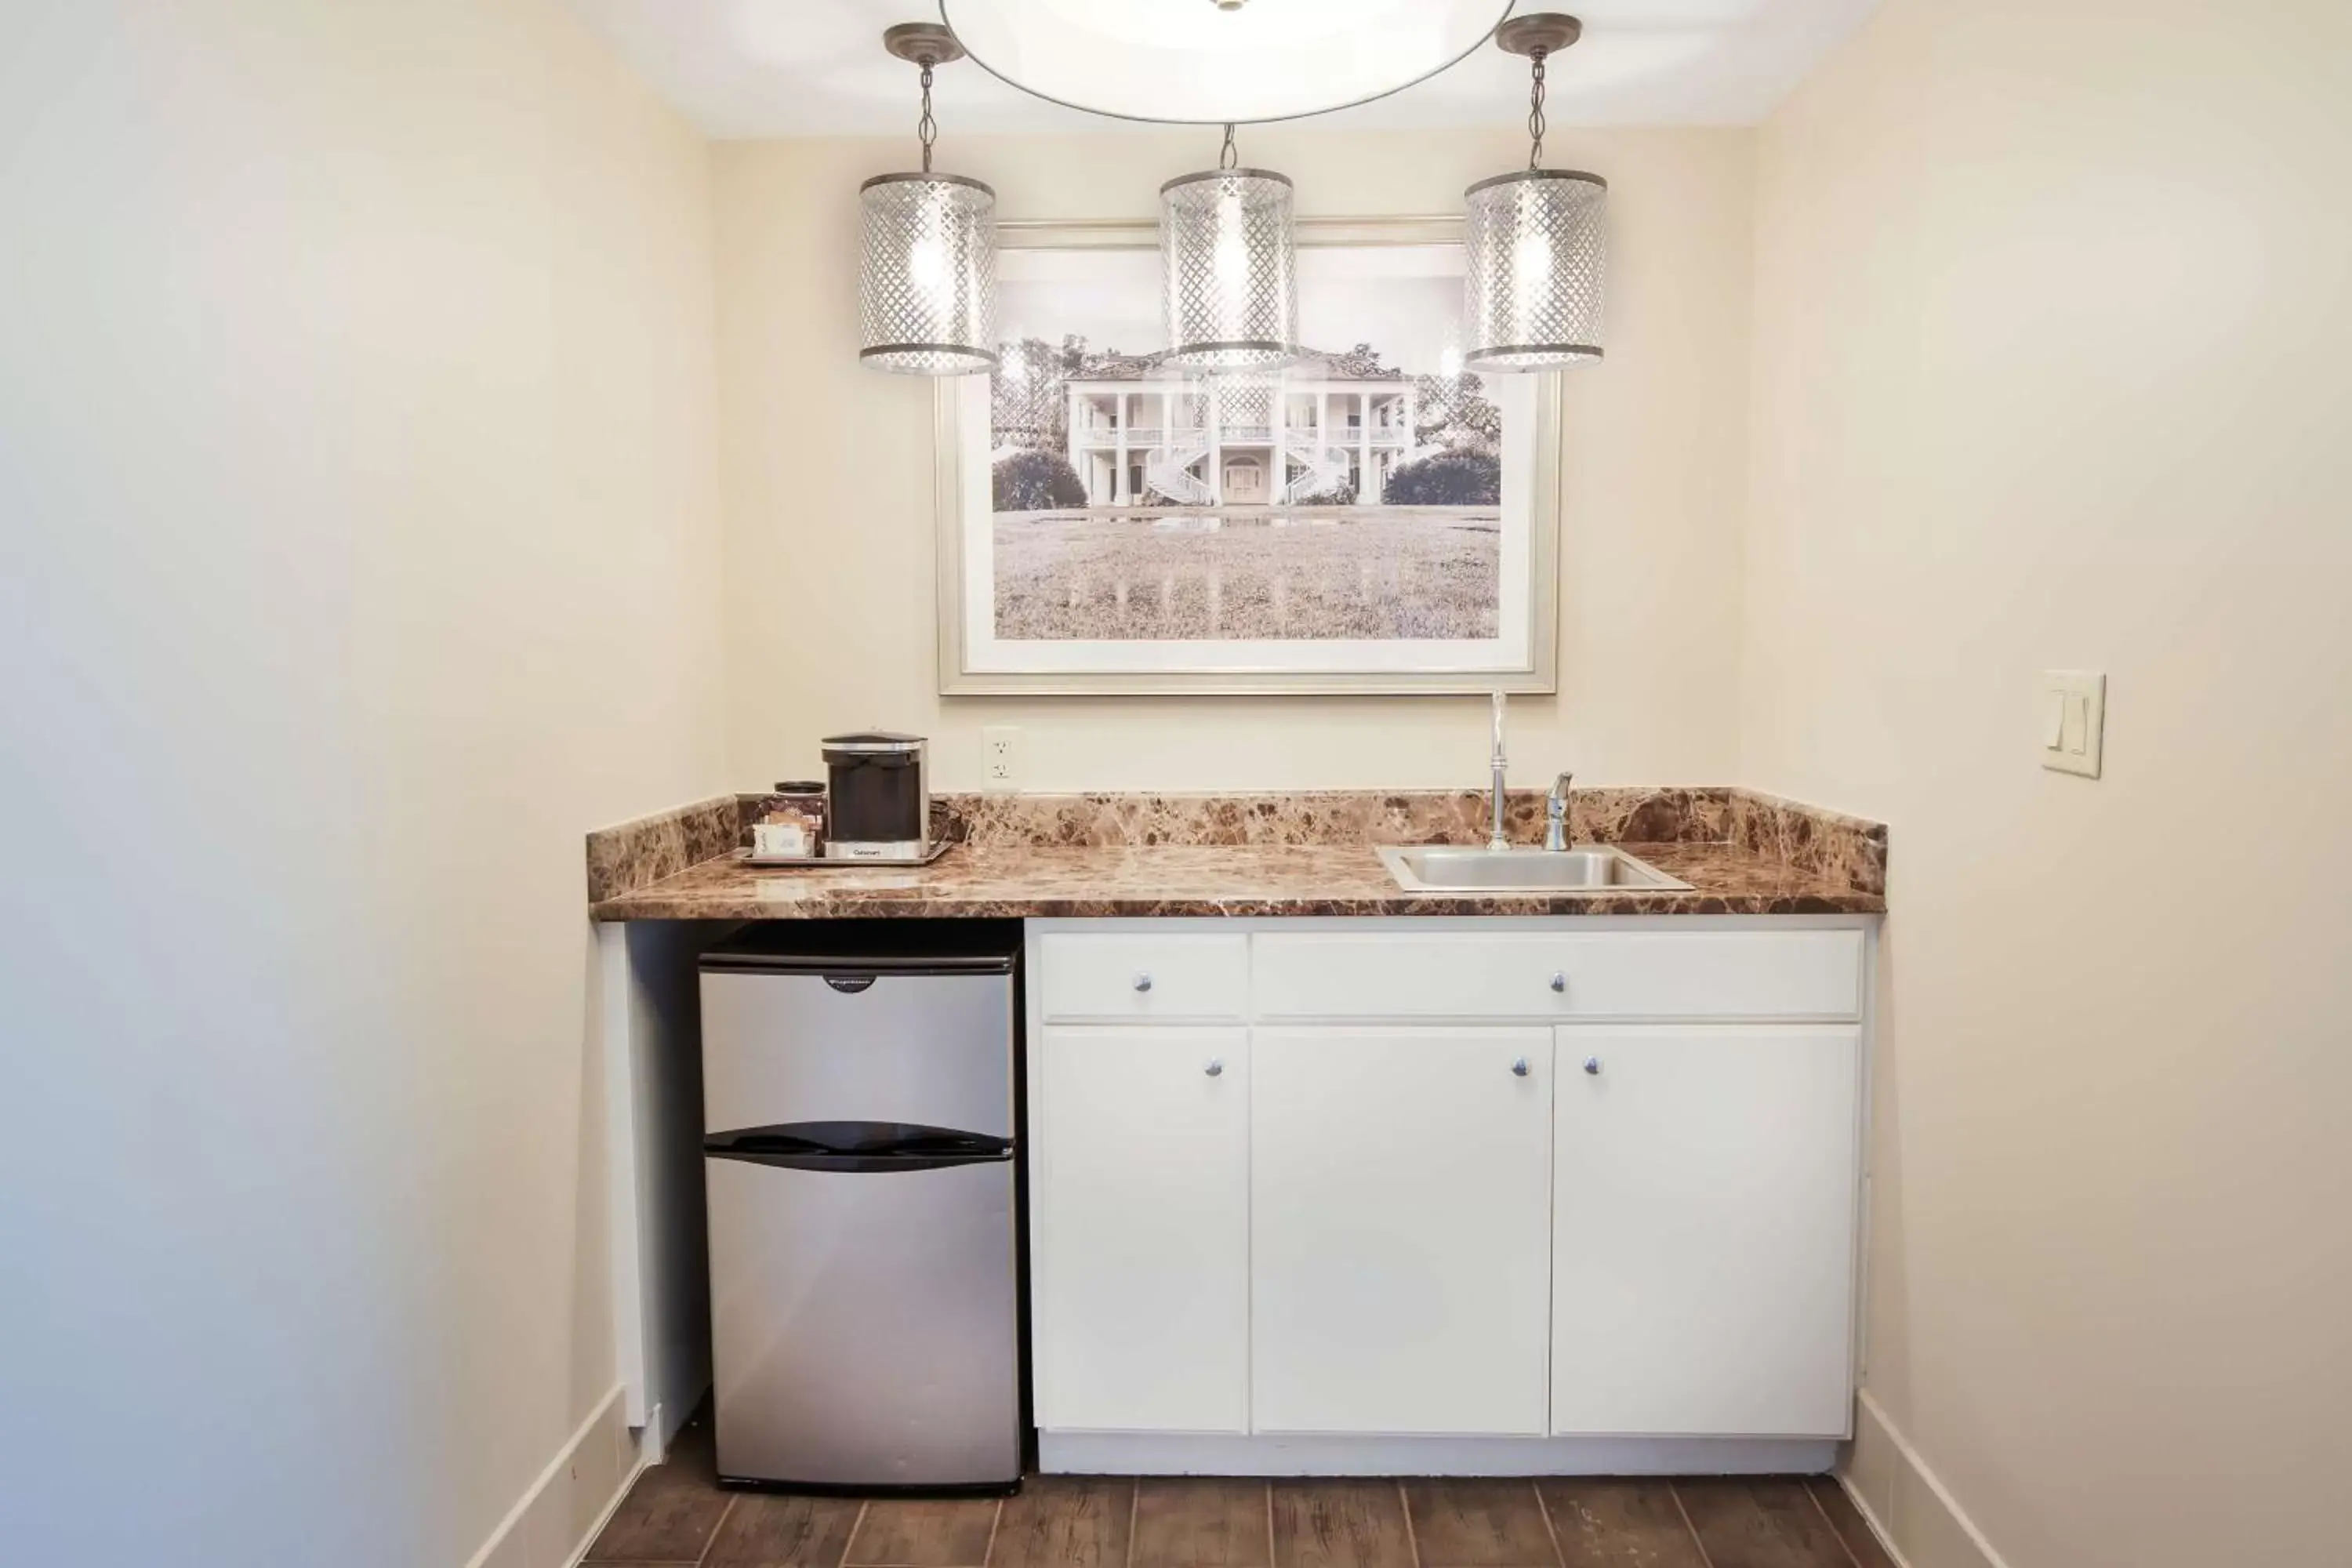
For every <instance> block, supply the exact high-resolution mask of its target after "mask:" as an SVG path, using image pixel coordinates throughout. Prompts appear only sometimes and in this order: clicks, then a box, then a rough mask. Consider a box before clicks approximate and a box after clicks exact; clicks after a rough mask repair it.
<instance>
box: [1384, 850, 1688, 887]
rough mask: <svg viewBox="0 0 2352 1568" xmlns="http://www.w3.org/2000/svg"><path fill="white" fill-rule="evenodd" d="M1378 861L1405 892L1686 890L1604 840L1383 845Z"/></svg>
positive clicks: (1653, 867) (1670, 878)
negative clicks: (1550, 844) (1544, 845)
mask: <svg viewBox="0 0 2352 1568" xmlns="http://www.w3.org/2000/svg"><path fill="white" fill-rule="evenodd" d="M1381 863H1382V864H1383V865H1385V866H1387V867H1388V868H1389V875H1390V876H1391V877H1394V878H1395V879H1397V886H1399V887H1401V888H1402V889H1405V890H1406V891H1407V892H1411V893H1473V892H1536V893H1607V892H1616V891H1621V890H1623V891H1637V890H1642V889H1649V890H1653V891H1657V892H1667V893H1674V892H1688V891H1689V890H1690V884H1689V883H1688V882H1678V881H1676V880H1675V879H1673V878H1672V877H1669V876H1667V875H1666V874H1665V873H1664V871H1661V870H1659V869H1658V868H1656V867H1655V866H1652V865H1648V864H1646V863H1644V862H1643V861H1640V860H1636V859H1634V858H1633V857H1632V856H1631V855H1628V854H1626V853H1625V852H1624V851H1623V850H1622V849H1620V848H1618V847H1615V846H1614V845H1609V844H1594V845H1587V846H1585V847H1581V848H1577V849H1563V850H1550V849H1538V848H1535V847H1531V846H1530V847H1521V848H1512V849H1480V848H1475V847H1470V846H1468V845H1462V844H1421V845H1412V846H1403V845H1389V846H1383V847H1381Z"/></svg>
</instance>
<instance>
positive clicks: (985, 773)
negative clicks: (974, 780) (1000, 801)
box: [980, 724, 1021, 795]
mask: <svg viewBox="0 0 2352 1568" xmlns="http://www.w3.org/2000/svg"><path fill="white" fill-rule="evenodd" d="M980 787H981V791H982V794H985V795H1018V794H1020V793H1021V727H1020V726H1019V725H1018V724H991V725H989V726H987V727H986V728H985V729H983V730H982V731H981V732H980Z"/></svg>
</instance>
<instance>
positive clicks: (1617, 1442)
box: [1037, 1432, 1838, 1476]
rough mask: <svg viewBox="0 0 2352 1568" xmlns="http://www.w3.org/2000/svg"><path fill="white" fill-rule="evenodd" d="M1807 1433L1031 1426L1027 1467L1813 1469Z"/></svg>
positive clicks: (1210, 1472) (1194, 1470)
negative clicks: (1290, 1431) (1440, 1433)
mask: <svg viewBox="0 0 2352 1568" xmlns="http://www.w3.org/2000/svg"><path fill="white" fill-rule="evenodd" d="M1837 1449H1838V1446H1837V1444H1836V1443H1835V1442H1834V1441H1833V1440H1832V1439H1830V1438H1826V1437H1823V1438H1811V1437H1287V1436H1265V1435H1260V1436H1238V1435H1237V1436H1216V1435H1211V1434H1201V1435H1193V1434H1168V1433H1158V1432H1041V1433H1039V1434H1038V1435H1037V1466H1038V1468H1040V1469H1042V1470H1044V1471H1045V1472H1046V1473H1047V1474H1049V1475H1077V1476H1579V1475H1585V1476H1692V1475H1717V1476H1763V1475H1818V1474H1821V1473H1822V1472H1823V1471H1826V1470H1827V1469H1829V1468H1830V1467H1831V1466H1832V1464H1834V1463H1835V1462H1836V1460H1837Z"/></svg>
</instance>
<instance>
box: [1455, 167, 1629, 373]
mask: <svg viewBox="0 0 2352 1568" xmlns="http://www.w3.org/2000/svg"><path fill="white" fill-rule="evenodd" d="M1467 196H1468V201H1469V208H1470V211H1469V221H1468V224H1467V226H1465V229H1464V232H1463V245H1464V248H1465V251H1466V252H1467V263H1468V270H1467V278H1466V279H1465V288H1464V296H1463V307H1464V318H1465V319H1464V329H1463V330H1464V335H1465V339H1466V340H1467V342H1468V343H1469V345H1470V346H1469V347H1468V348H1466V349H1465V351H1464V352H1463V355H1462V361H1463V363H1464V364H1465V365H1467V366H1469V367H1470V368H1471V369H1473V370H1485V371H1496V370H1553V369H1558V368H1560V367H1563V366H1567V365H1577V364H1591V363H1595V362H1597V361H1598V360H1599V359H1600V358H1601V353H1602V352H1603V342H1602V338H1603V326H1604V311H1605V307H1606V304H1607V295H1608V236H1609V182H1608V181H1606V180H1604V179H1602V178H1601V176H1600V175H1598V174H1577V173H1573V172H1570V171H1569V170H1565V169H1526V170H1522V171H1520V172H1519V173H1517V174H1500V175H1497V176H1496V177H1495V178H1494V179H1491V180H1481V181H1479V182H1478V183H1477V184H1475V185H1473V186H1471V187H1470V189H1469V191H1468V193H1467Z"/></svg>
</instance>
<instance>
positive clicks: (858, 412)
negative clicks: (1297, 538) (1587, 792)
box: [718, 79, 1753, 789]
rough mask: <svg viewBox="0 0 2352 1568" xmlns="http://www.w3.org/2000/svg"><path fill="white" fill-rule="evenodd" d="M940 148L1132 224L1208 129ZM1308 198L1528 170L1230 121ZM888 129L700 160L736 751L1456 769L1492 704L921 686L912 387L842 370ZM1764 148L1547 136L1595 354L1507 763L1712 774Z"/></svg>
mask: <svg viewBox="0 0 2352 1568" xmlns="http://www.w3.org/2000/svg"><path fill="white" fill-rule="evenodd" d="M941 94H942V98H941V108H940V112H941V115H942V119H943V121H944V123H945V125H946V128H947V134H946V136H945V137H944V139H943V140H942V141H941V142H940V161H941V166H942V167H944V168H947V169H951V170H953V171H955V172H957V173H960V174H973V175H977V176H979V177H981V178H982V179H985V180H987V181H989V182H990V183H991V184H994V185H995V186H996V188H997V192H998V210H999V213H1000V216H1003V217H1005V218H1008V219H1019V218H1107V217H1118V218H1144V219H1149V218H1150V217H1152V216H1155V214H1156V211H1157V207H1156V205H1155V204H1156V202H1157V199H1158V198H1157V192H1158V189H1159V185H1160V181H1161V180H1163V179H1165V178H1166V177H1168V176H1169V175H1171V174H1180V173H1182V172H1184V171H1185V170H1188V169H1192V168H1196V167H1199V166H1201V165H1202V163H1205V162H1206V161H1208V160H1210V159H1211V158H1213V156H1214V154H1215V140H1214V136H1213V133H1190V134H1185V133H1165V134H1163V133H1137V132H1110V133H1107V134H1104V135H1100V136H1093V137H1085V138H1076V137H1055V138H968V137H966V138H960V137H958V136H956V135H955V133H954V107H953V104H954V98H953V89H952V83H950V82H947V81H946V80H945V79H943V82H942V87H941ZM1243 151H1244V155H1245V157H1246V158H1247V159H1248V160H1249V161H1250V162H1253V163H1262V164H1265V165H1266V166H1269V167H1274V168H1279V169H1281V170H1283V171H1284V172H1285V173H1286V174H1290V175H1291V176H1292V177H1293V178H1294V179H1296V180H1297V184H1298V191H1299V206H1300V211H1301V212H1302V213H1303V214H1307V215H1324V216H1369V215H1381V214H1389V215H1394V214H1423V213H1439V212H1458V211H1459V210H1460V209H1461V198H1462V188H1463V187H1464V186H1465V184H1468V183H1469V182H1470V181H1472V180H1473V179H1476V178H1480V177H1483V176H1485V175H1486V174H1495V173H1496V172H1498V171H1503V170H1507V169H1510V168H1512V167H1514V166H1516V165H1517V164H1518V163H1522V162H1524V160H1525V158H1526V155H1527V149H1526V142H1525V140H1524V138H1523V136H1521V135H1520V134H1519V133H1517V132H1512V131H1507V130H1505V131H1496V132H1452V133H1441V134H1434V135H1432V134H1415V135H1360V134H1359V135H1336V134H1331V133H1317V132H1297V131H1292V132H1276V131H1272V130H1268V131H1265V132H1255V133H1252V134H1249V135H1245V136H1244V140H1243ZM910 152H911V147H910V144H909V143H908V142H907V141H902V140H891V141H873V140H858V141H830V142H828V141H793V142H749V143H737V144H724V145H721V146H720V147H719V149H718V169H719V176H718V192H719V306H720V316H721V322H722V327H721V331H720V361H721V365H722V375H723V386H724V395H723V397H722V402H721V406H722V408H723V410H724V418H725V421H726V436H725V451H726V458H725V486H726V501H727V518H728V567H729V582H728V605H727V616H726V626H727V638H728V668H729V672H730V678H731V686H730V693H731V694H730V725H729V738H730V745H729V762H730V764H731V766H732V767H733V768H734V770H735V773H736V775H737V777H738V780H739V782H742V783H747V784H748V783H757V782H761V781H765V780H772V779H775V778H781V777H784V776H786V775H787V774H793V775H798V774H803V773H807V772H809V771H810V770H811V769H812V768H813V767H814V766H815V764H816V762H817V756H816V744H815V742H816V739H817V737H819V736H820V735H823V734H825V733H828V732H831V731H836V730H841V729H846V728H854V727H856V726H860V725H865V724H873V723H882V724H887V725H889V726H891V727H893V728H897V729H904V730H912V731H918V732H920V733H923V734H927V735H929V736H930V737H931V738H932V741H933V746H934V755H935V759H936V761H935V764H934V765H935V773H936V775H937V779H938V782H939V783H940V784H942V785H944V786H947V787H961V788H971V787H977V786H978V784H979V781H980V730H981V728H982V726H983V725H987V724H1001V723H1012V724H1018V725H1020V726H1022V727H1023V729H1024V731H1025V736H1026V743H1027V768H1026V776H1025V779H1024V783H1025V784H1026V785H1027V786H1028V787H1030V788H1033V789H1075V788H1126V789H1152V788H1157V789H1200V788H1209V787H1216V786H1226V785H1275V786H1279V785H1328V784H1365V785H1426V784H1476V783H1478V782H1479V781H1480V780H1481V779H1482V777H1483V776H1484V773H1485V768H1486V703H1485V700H1484V699H1483V698H1460V697H1455V698H1435V699H1429V698H1424V699H1416V700H1328V699H1323V700H1318V699H1290V700H1263V699H1260V700H1160V701H1142V700H1103V701H1071V700H1003V699H958V700H946V701H943V700H941V699H940V697H939V695H938V675H937V664H936V658H935V653H934V637H935V634H934V626H935V618H934V615H933V610H932V592H931V583H932V576H931V573H932V503H931V489H930V484H931V468H930V454H931V401H930V400H931V387H930V385H929V384H928V383H925V382H923V381H920V380H917V379H913V378H903V377H896V376H889V375H883V374H877V373H874V372H871V371H867V370H865V369H862V368H861V367H860V366H859V365H858V363H857V359H856V351H857V338H856V330H857V328H856V261H857V244H856V219H857V197H856V192H857V184H858V182H859V181H860V180H862V179H864V178H865V177H866V176H867V175H869V174H877V173H881V172H883V171H886V170H889V169H895V168H900V167H903V166H904V165H905V163H906V162H907V160H908V156H909V153H910ZM1752 153H1753V142H1752V137H1751V135H1750V133H1748V132H1741V131H1661V132H1568V133H1565V134H1555V136H1554V137H1553V138H1552V142H1551V156H1552V160H1553V161H1554V162H1556V163H1560V164H1564V165H1568V166H1580V167H1586V168H1591V169H1594V170H1597V171H1599V172H1601V173H1602V174H1606V175H1608V176H1609V177H1610V179H1611V180H1612V197H1611V199H1612V213H1611V219H1612V268H1613V276H1612V293H1611V300H1610V303H1611V313H1612V321H1611V328H1610V348H1611V353H1612V359H1611V360H1610V362H1609V363H1608V364H1607V365H1605V366H1603V367H1601V368H1600V369H1598V370H1596V371H1592V372H1587V373H1580V374H1577V375H1574V376H1571V377H1570V378H1569V380H1570V394H1569V416H1568V421H1567V423H1568V427H1569V437H1568V442H1567V447H1566V450H1567V457H1568V479H1567V495H1566V508H1565V510H1566V514H1567V515H1566V521H1565V522H1564V524H1563V534H1564V537H1563V544H1562V555H1563V566H1562V590H1561V601H1562V610H1561V621H1562V624H1561V639H1560V641H1561V655H1560V694H1559V696H1558V697H1557V698H1550V697H1541V698H1526V699H1522V700H1519V701H1518V702H1517V704H1515V707H1516V710H1517V718H1516V721H1515V725H1514V742H1513V745H1512V755H1513V758H1514V763H1515V767H1514V776H1515V778H1517V780H1519V781H1520V782H1522V783H1527V784H1534V783H1537V782H1539V781H1541V780H1543V779H1546V778H1549V776H1550V774H1551V773H1553V772H1554V771H1556V770H1558V769H1559V768H1562V767H1574V768H1576V769H1577V770H1578V771H1579V773H1580V776H1582V777H1585V778H1587V779H1590V780H1591V781H1593V782H1596V783H1599V782H1675V783H1685V782H1703V781H1709V780H1717V779H1721V778H1724V777H1727V776H1728V769H1729V768H1730V766H1731V763H1732V752H1733V747H1734V734H1735V731H1736V718H1735V708H1736V703H1737V694H1738V682H1737V678H1736V657H1737V645H1738V559H1737V540H1738V511H1739V507H1740V504H1741V490H1742V486H1743V483H1744V474H1745V466H1744V464H1745V451H1746V447H1745V420H1746V412H1747V399H1746V375H1747V363H1748V299H1749V271H1748V267H1749V258H1748V239H1749V236H1748V209H1749V202H1750V192H1751V184H1752V177H1753V167H1752Z"/></svg>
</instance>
